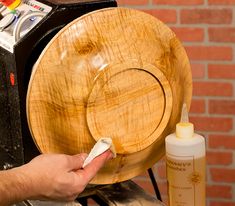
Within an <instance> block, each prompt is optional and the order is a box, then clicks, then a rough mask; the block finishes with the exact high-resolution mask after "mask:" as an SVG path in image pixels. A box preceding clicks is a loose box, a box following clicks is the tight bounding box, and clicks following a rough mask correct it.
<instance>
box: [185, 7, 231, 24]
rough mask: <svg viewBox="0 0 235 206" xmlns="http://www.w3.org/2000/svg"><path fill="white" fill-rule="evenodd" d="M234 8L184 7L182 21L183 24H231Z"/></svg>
mask: <svg viewBox="0 0 235 206" xmlns="http://www.w3.org/2000/svg"><path fill="white" fill-rule="evenodd" d="M232 18H233V12H232V9H182V10H181V11H180V22H181V23H182V24H230V23H232Z"/></svg>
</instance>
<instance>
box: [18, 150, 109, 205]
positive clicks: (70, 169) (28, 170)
mask: <svg viewBox="0 0 235 206" xmlns="http://www.w3.org/2000/svg"><path fill="white" fill-rule="evenodd" d="M86 157H87V155H86V154H79V155H74V156H69V155H63V154H43V155H39V156H38V157H36V158H34V159H33V160H32V161H31V162H29V163H28V164H26V165H24V166H22V167H19V168H18V170H19V173H20V175H21V176H22V178H25V181H27V182H28V184H26V185H25V187H27V186H28V190H29V197H28V198H30V199H44V200H46V199H54V200H60V201H72V200H74V199H75V198H76V197H77V195H78V194H79V193H81V192H82V191H83V190H84V188H85V187H86V185H87V184H88V183H89V182H90V181H91V180H92V178H93V177H94V176H95V175H96V173H97V172H98V170H99V169H100V168H101V167H102V166H103V165H104V164H105V162H106V161H107V160H109V159H111V158H112V157H113V154H112V152H111V151H109V150H108V151H106V152H105V153H103V154H101V155H100V156H98V157H96V158H95V159H94V160H93V161H92V162H91V163H90V164H89V165H87V166H86V167H85V168H84V169H81V167H82V165H83V162H84V160H85V158H86Z"/></svg>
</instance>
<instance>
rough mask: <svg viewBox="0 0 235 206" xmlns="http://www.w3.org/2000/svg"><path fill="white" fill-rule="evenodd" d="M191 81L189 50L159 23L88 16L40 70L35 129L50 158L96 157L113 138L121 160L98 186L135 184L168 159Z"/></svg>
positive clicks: (107, 12) (33, 105)
mask: <svg viewBox="0 0 235 206" xmlns="http://www.w3.org/2000/svg"><path fill="white" fill-rule="evenodd" d="M191 93H192V77H191V69H190V65H189V61H188V58H187V55H186V53H185V50H184V49H183V47H182V45H181V43H180V42H179V40H178V39H177V38H176V36H175V34H174V33H173V32H172V31H171V30H170V29H169V28H168V27H167V26H166V25H165V24H163V23H162V22H161V21H159V20H158V19H156V18H154V17H152V16H150V15H148V14H146V13H143V12H140V11H136V10H132V9H127V8H109V9H103V10H99V11H95V12H92V13H89V14H86V15H84V16H82V17H80V18H78V19H76V20H75V21H73V22H71V23H70V24H69V25H67V26H66V27H65V28H63V29H62V30H61V31H60V32H59V33H58V34H57V35H56V36H55V37H54V38H53V39H52V41H51V42H50V43H49V44H48V45H47V47H46V48H45V49H44V51H43V52H42V54H41V56H40V57H39V59H38V61H37V62H36V64H35V65H34V68H33V72H32V75H31V79H30V84H29V89H28V95H27V115H28V123H29V127H30V130H31V133H32V136H33V138H34V140H35V143H36V145H37V146H38V148H39V149H40V151H41V152H43V153H66V154H76V153H81V152H87V153H89V151H90V149H91V148H92V147H93V145H94V144H95V142H96V140H98V139H99V138H101V137H111V138H112V139H113V142H114V144H115V147H116V151H117V153H118V155H117V158H115V159H113V160H112V161H110V162H109V163H108V164H107V165H106V166H105V167H104V168H103V169H102V170H101V171H100V172H99V173H98V175H97V176H96V178H95V179H93V181H92V182H93V183H96V184H105V183H114V182H119V181H123V180H126V179H130V178H132V177H134V176H136V175H138V174H140V173H141V172H143V171H144V170H146V169H147V168H149V167H151V166H152V165H153V164H154V163H156V162H157V161H158V160H159V159H160V158H161V157H162V156H163V154H164V138H165V136H166V135H167V134H169V133H171V132H173V131H174V129H175V124H176V123H177V122H178V121H179V116H180V112H181V107H182V104H183V102H186V103H187V105H188V106H189V105H190V101H191Z"/></svg>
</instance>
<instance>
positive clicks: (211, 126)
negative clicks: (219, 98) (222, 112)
mask: <svg viewBox="0 0 235 206" xmlns="http://www.w3.org/2000/svg"><path fill="white" fill-rule="evenodd" d="M190 121H191V122H192V123H193V124H194V127H195V130H199V131H218V132H219V131H220V132H228V131H230V130H232V128H233V120H232V118H223V117H192V116H190Z"/></svg>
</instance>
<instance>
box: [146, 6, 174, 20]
mask: <svg viewBox="0 0 235 206" xmlns="http://www.w3.org/2000/svg"><path fill="white" fill-rule="evenodd" d="M142 11H144V12H146V13H149V14H151V15H153V16H155V17H156V18H158V19H160V20H161V21H163V22H164V23H176V10H174V9H151V10H142Z"/></svg>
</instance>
